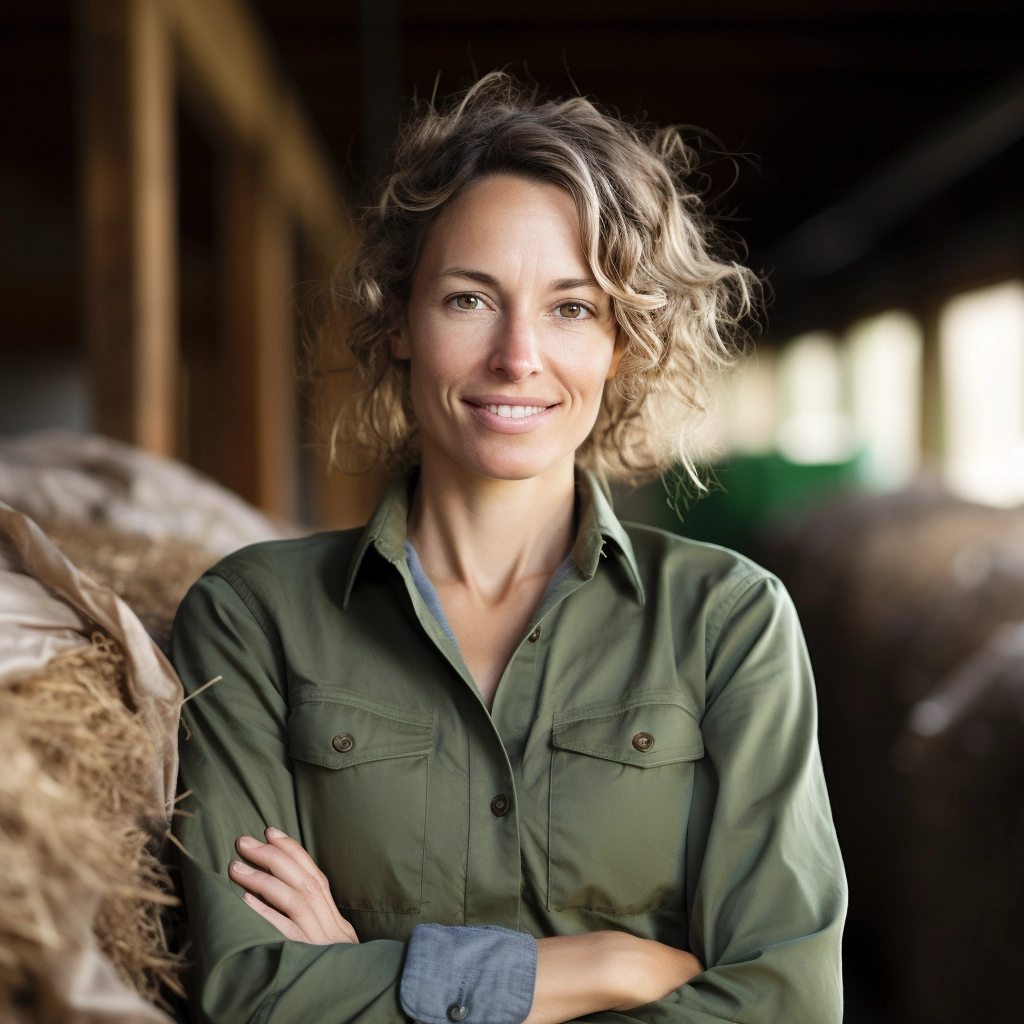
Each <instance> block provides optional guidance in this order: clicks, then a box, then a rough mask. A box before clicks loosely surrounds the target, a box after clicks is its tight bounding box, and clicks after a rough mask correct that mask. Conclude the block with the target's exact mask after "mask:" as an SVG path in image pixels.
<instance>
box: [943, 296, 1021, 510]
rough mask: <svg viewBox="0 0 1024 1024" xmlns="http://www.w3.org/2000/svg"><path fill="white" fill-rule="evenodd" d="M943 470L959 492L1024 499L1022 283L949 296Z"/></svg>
mask: <svg viewBox="0 0 1024 1024" xmlns="http://www.w3.org/2000/svg"><path fill="white" fill-rule="evenodd" d="M939 338H940V351H941V368H942V390H943V418H944V426H945V458H944V463H945V465H944V473H945V477H946V481H947V483H948V484H949V486H950V487H951V488H952V489H953V490H954V491H955V492H956V493H958V494H960V495H961V496H963V497H965V498H968V499H969V500H972V501H978V502H982V503H984V504H989V505H1003V506H1008V505H1015V504H1017V503H1018V502H1020V501H1022V500H1024V282H1022V281H1009V282H1007V283H1005V284H1001V285H996V286H995V287H992V288H984V289H980V290H978V291H973V292H966V293H965V294H963V295H959V296H957V297H956V298H954V299H951V300H950V301H949V302H948V303H947V304H946V306H945V307H944V308H943V310H942V312H941V315H940V318H939Z"/></svg>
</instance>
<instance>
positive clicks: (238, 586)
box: [209, 565, 281, 651]
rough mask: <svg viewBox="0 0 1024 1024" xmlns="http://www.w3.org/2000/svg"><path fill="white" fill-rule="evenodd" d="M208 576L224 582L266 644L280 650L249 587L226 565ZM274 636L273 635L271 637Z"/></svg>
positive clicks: (269, 623)
mask: <svg viewBox="0 0 1024 1024" xmlns="http://www.w3.org/2000/svg"><path fill="white" fill-rule="evenodd" d="M209 571H210V574H211V575H213V576H217V577H219V578H220V579H222V580H224V582H225V583H227V585H228V586H229V587H230V588H231V589H232V590H233V591H234V592H235V594H236V596H237V597H238V599H239V600H240V601H241V602H242V604H244V605H245V607H246V608H247V609H248V610H249V614H250V615H251V616H252V617H253V619H254V620H255V621H256V624H257V625H258V626H259V627H260V629H261V630H262V631H263V635H264V636H265V637H266V638H267V642H268V643H269V644H270V646H271V647H273V648H274V650H275V651H278V650H280V649H281V644H280V640H279V639H278V638H275V636H276V633H277V630H276V629H274V627H273V625H272V623H271V621H270V618H269V616H267V615H266V613H265V612H264V610H263V608H262V606H261V605H260V602H259V600H258V599H257V597H256V595H255V594H254V593H253V592H252V590H250V589H249V585H248V584H247V583H246V582H245V580H243V579H242V577H241V576H239V575H238V573H236V572H235V571H234V570H232V569H229V568H228V567H227V566H226V565H217V566H214V567H213V568H212V569H210V570H209ZM272 634H274V635H272Z"/></svg>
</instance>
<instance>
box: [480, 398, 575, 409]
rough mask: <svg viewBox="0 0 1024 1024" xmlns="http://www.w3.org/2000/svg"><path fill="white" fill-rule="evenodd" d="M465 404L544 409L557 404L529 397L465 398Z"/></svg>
mask: <svg viewBox="0 0 1024 1024" xmlns="http://www.w3.org/2000/svg"><path fill="white" fill-rule="evenodd" d="M466 401H467V402H470V403H472V404H473V405H511V406H516V405H526V406H530V405H532V406H536V407H539V408H541V409H546V408H547V407H548V406H549V405H557V404H558V403H557V402H549V401H548V400H547V399H546V398H533V397H531V396H530V395H479V396H476V397H474V398H467V399H466Z"/></svg>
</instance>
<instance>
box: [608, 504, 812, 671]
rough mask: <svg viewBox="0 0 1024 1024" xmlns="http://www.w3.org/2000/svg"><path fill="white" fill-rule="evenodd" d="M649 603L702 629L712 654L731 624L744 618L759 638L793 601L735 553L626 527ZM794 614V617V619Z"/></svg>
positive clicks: (769, 576) (661, 532) (765, 573)
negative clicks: (768, 625)
mask: <svg viewBox="0 0 1024 1024" xmlns="http://www.w3.org/2000/svg"><path fill="white" fill-rule="evenodd" d="M622 525H623V528H624V529H625V530H626V534H627V536H628V537H629V539H630V543H631V544H632V545H633V555H634V558H635V559H636V564H637V569H638V571H639V573H640V577H641V580H642V582H643V586H644V590H645V592H646V594H647V597H648V601H649V602H653V603H654V606H655V607H658V608H661V609H664V608H666V607H667V608H671V609H672V611H671V612H670V614H671V615H672V616H673V617H681V618H682V619H684V620H686V621H688V622H690V623H692V624H693V625H695V626H696V624H697V623H700V624H701V626H702V627H703V629H702V632H703V637H704V643H705V645H706V648H707V649H708V651H709V652H710V651H711V650H712V649H713V648H714V646H715V644H716V642H717V640H718V639H719V638H720V636H721V634H722V631H723V627H724V626H725V624H726V622H727V621H730V620H733V619H736V618H737V617H738V616H740V617H742V618H743V619H744V621H745V623H746V628H748V629H750V630H752V631H754V632H756V631H757V630H758V629H759V628H761V627H763V626H764V625H766V624H767V623H768V622H769V621H770V620H771V619H773V618H774V617H776V616H777V615H779V614H783V615H788V614H789V612H790V605H791V600H790V597H789V594H788V593H787V592H786V588H785V586H784V585H783V584H782V582H781V581H780V580H779V579H778V577H777V576H775V575H774V574H772V573H770V572H769V571H768V570H767V569H764V568H762V567H761V566H760V565H758V564H757V563H756V562H754V561H753V560H752V559H750V558H747V557H746V556H745V555H741V554H740V553H739V552H737V551H732V550H730V549H729V548H724V547H721V546H720V545H718V544H708V543H706V542H704V541H696V540H691V539H689V538H688V537H680V536H679V535H678V534H674V533H669V532H668V531H667V530H659V529H656V528H654V527H650V526H642V525H639V524H636V523H623V524H622ZM794 614H795V613H794Z"/></svg>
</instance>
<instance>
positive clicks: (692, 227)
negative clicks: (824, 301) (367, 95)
mask: <svg viewBox="0 0 1024 1024" xmlns="http://www.w3.org/2000/svg"><path fill="white" fill-rule="evenodd" d="M695 169H696V154H695V153H694V151H693V150H692V149H691V148H690V147H689V146H687V145H686V144H685V142H684V141H683V138H682V136H681V134H680V132H679V131H678V129H676V128H663V129H661V130H644V129H641V128H637V127H634V126H632V125H630V124H628V123H627V122H625V121H623V120H622V119H621V118H619V117H616V116H613V115H611V114H609V113H606V112H604V111H602V110H600V109H599V108H598V107H596V106H595V105H594V104H593V103H592V102H590V101H589V100H587V99H585V98H584V97H582V96H575V97H573V98H571V99H567V100H545V99H543V98H541V97H540V96H539V95H538V92H537V90H536V89H535V88H529V87H527V86H524V85H522V84H521V83H519V82H518V81H517V80H516V79H514V78H513V77H512V76H510V75H508V74H507V73H505V72H492V73H491V74H489V75H486V76H485V77H484V78H482V79H480V80H479V81H478V82H477V83H476V84H475V85H473V86H472V87H471V88H469V89H468V90H466V91H465V92H463V93H461V94H459V95H457V96H454V97H452V98H451V99H449V100H448V101H447V102H446V103H444V104H442V105H440V106H438V105H435V104H434V103H433V102H430V103H425V102H421V103H420V104H419V105H418V107H417V108H416V109H414V111H413V113H412V116H411V117H410V118H409V119H408V120H407V121H406V123H405V124H404V126H403V128H402V130H401V132H400V134H399V138H398V140H397V143H396V145H395V147H394V150H393V152H392V154H391V163H390V169H389V171H388V173H387V174H386V175H385V176H384V178H383V180H382V182H381V185H380V187H379V191H378V192H377V195H376V201H375V202H374V203H373V204H372V205H371V206H370V207H369V208H368V209H367V210H366V211H365V214H364V216H363V220H362V227H363V237H362V241H361V243H360V245H359V246H358V247H357V249H356V252H355V253H354V259H353V263H352V265H351V269H350V270H349V273H348V287H347V288H346V289H345V290H344V300H345V301H346V302H347V303H348V304H349V305H350V306H351V307H353V308H354V311H355V312H356V313H357V315H358V319H356V320H355V322H354V323H353V324H352V326H351V329H350V331H349V344H350V349H351V355H352V359H353V362H354V369H355V371H356V377H357V386H356V387H355V389H354V391H353V392H352V393H351V394H350V395H349V396H348V398H347V400H346V401H345V402H344V404H343V405H342V408H341V410H340V412H339V413H338V415H337V416H336V417H335V419H334V423H333V428H332V431H331V459H332V461H333V462H335V464H338V463H339V462H340V461H341V460H340V459H339V453H340V452H344V453H346V455H347V456H348V459H346V462H348V461H350V460H351V461H352V462H357V461H361V462H362V464H363V466H364V468H365V466H366V465H367V464H369V465H374V464H380V463H383V464H384V465H385V466H386V467H387V469H388V470H389V471H391V472H399V471H401V470H403V469H405V468H407V467H408V466H410V465H412V464H414V463H415V462H416V461H417V459H418V452H419V434H418V427H417V424H416V419H415V416H414V414H413V409H412V403H411V399H410V390H409V371H408V363H406V362H401V361H398V360H396V359H394V358H393V357H392V355H391V352H390V346H389V338H390V336H391V334H392V333H393V331H394V330H395V328H396V326H397V324H398V322H399V318H400V316H401V314H402V311H403V309H404V307H405V303H406V302H407V301H408V298H409V293H410V290H411V285H412V278H413V273H414V271H415V269H416V263H417V260H418V258H419V255H420V252H421V251H422V248H423V244H424V241H425V239H426V237H427V233H428V232H429V230H430V228H431V226H432V225H433V224H434V223H435V222H436V221H437V219H438V217H439V216H440V215H441V213H442V212H443V211H444V210H445V209H446V208H447V207H448V206H449V205H450V204H451V203H452V202H454V201H455V200H457V199H458V198H459V197H460V196H462V195H463V194H465V193H466V191H467V190H468V189H470V188H471V187H472V186H473V185H474V184H476V183H478V182H479V181H481V180H482V179H484V178H486V177H488V176H490V175H493V174H498V173H510V174H515V175H521V176H523V177H526V178H530V179H533V180H537V181H542V182H547V183H551V184H555V185H557V186H560V187H561V188H564V189H565V190H566V191H567V192H569V194H570V195H571V196H572V197H573V199H574V200H575V203H576V209H577V212H578V215H579V220H580V231H581V238H582V243H583V250H584V253H585V254H586V258H587V260H588V262H589V264H590V267H591V269H592V271H593V274H594V278H595V280H596V281H597V282H598V284H599V285H600V287H601V288H603V289H604V290H605V291H606V292H607V293H608V294H609V295H610V296H611V300H612V309H613V311H614V315H615V319H616V321H617V323H618V326H619V329H620V331H621V333H622V336H623V337H624V339H625V352H624V354H623V357H622V360H621V362H620V364H619V368H618V373H617V374H616V376H615V377H614V379H613V380H611V381H609V382H608V383H607V384H606V385H605V390H604V395H603V399H602V402H601V409H600V412H599V414H598V417H597V421H596V423H595V425H594V428H593V430H592V431H591V433H590V435H589V436H588V438H587V440H586V441H585V442H584V443H583V444H582V445H581V446H580V448H579V449H578V450H577V453H576V461H577V464H578V465H580V466H582V467H585V468H587V469H590V470H592V471H594V472H595V473H596V474H597V475H598V476H599V478H601V479H602V480H605V481H608V480H615V481H621V482H625V483H631V484H639V483H642V482H644V481H647V480H650V479H652V478H653V477H655V476H657V475H658V474H659V473H660V472H662V471H663V470H665V469H667V468H668V467H669V466H672V465H674V464H678V463H681V464H682V466H683V467H684V468H685V470H686V471H687V472H688V473H689V475H690V476H691V477H692V478H693V479H694V480H695V481H697V477H696V475H695V473H694V465H693V460H692V456H691V454H690V452H689V445H688V440H689V438H690V437H691V436H692V430H693V429H694V428H695V427H696V425H698V424H699V421H700V420H701V419H702V418H703V415H704V413H705V412H706V409H707V403H708V385H709V380H710V377H711V375H712V374H713V373H716V372H720V371H721V369H722V368H723V367H724V366H726V365H728V364H729V363H730V362H731V361H732V360H733V358H734V356H735V353H736V350H737V343H738V342H739V341H740V339H741V338H742V337H743V336H744V334H745V332H744V330H743V328H742V324H743V322H744V321H745V319H746V318H748V317H750V316H751V314H752V313H753V311H754V307H755V300H756V298H757V296H758V294H759V291H758V280H757V278H756V277H755V276H754V274H753V273H752V272H751V271H750V270H748V269H746V268H745V267H743V266H741V265H740V264H739V263H738V262H736V261H735V260H734V259H732V258H730V254H729V253H727V252H726V253H725V255H721V254H722V253H723V252H724V250H725V246H723V244H722V239H721V238H720V237H719V236H718V235H717V234H716V232H715V231H714V229H713V227H712V225H711V224H710V222H709V219H708V217H707V215H706V212H705V208H704V204H703V202H702V200H701V198H700V196H699V195H698V194H697V192H695V191H693V190H691V189H689V188H687V186H686V184H685V181H686V179H687V178H688V177H690V176H691V175H692V174H693V172H694V171H695ZM359 314H361V315H359ZM350 322H351V321H350ZM343 468H350V467H349V466H343ZM697 483H698V486H700V484H699V481H697Z"/></svg>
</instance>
